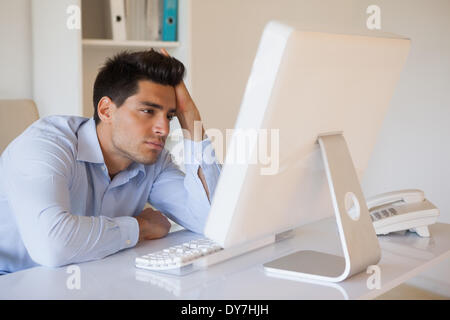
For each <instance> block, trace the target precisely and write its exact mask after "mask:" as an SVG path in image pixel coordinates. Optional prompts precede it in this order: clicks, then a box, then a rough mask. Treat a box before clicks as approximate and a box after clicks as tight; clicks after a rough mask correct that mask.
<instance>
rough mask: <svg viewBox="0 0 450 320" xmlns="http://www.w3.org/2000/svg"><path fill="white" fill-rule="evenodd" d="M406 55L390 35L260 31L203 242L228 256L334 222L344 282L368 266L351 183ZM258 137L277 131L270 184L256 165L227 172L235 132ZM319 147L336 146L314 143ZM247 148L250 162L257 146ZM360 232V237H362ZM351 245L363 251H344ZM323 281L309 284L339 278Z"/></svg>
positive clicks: (274, 25) (232, 162)
mask: <svg viewBox="0 0 450 320" xmlns="http://www.w3.org/2000/svg"><path fill="white" fill-rule="evenodd" d="M409 46H410V41H409V40H408V39H405V38H401V37H395V36H390V35H385V36H383V37H379V36H377V37H371V36H361V35H350V34H333V33H324V32H311V31H303V30H302V29H301V28H300V27H297V26H296V25H295V24H285V23H281V22H275V21H273V22H270V23H269V24H268V25H267V26H266V28H265V29H264V32H263V35H262V38H261V41H260V44H259V47H258V50H257V54H256V57H255V59H254V63H253V67H252V70H251V74H250V77H249V79H248V82H247V86H246V90H245V94H244V97H243V101H242V104H241V108H240V112H239V115H238V118H237V122H236V125H235V132H234V134H233V136H232V139H231V142H230V143H229V146H228V149H227V155H226V157H225V161H224V165H223V168H222V172H221V176H220V179H219V182H218V185H217V186H216V190H215V195H214V198H213V200H212V205H211V211H210V214H209V217H208V220H207V223H206V227H205V235H206V236H207V237H208V238H210V239H213V240H215V241H216V242H218V243H219V244H221V245H222V246H223V247H224V248H236V247H239V246H245V245H246V244H248V243H251V242H257V241H258V240H261V239H270V237H272V238H271V239H273V236H274V235H276V234H278V233H282V232H284V231H287V230H290V229H293V228H296V227H299V226H301V225H304V224H307V223H311V222H314V221H317V220H320V219H323V218H326V217H330V216H332V215H334V214H336V217H337V223H338V226H339V230H340V234H341V241H342V244H343V246H344V256H345V259H346V261H347V260H349V259H350V257H351V256H355V258H354V259H353V260H360V261H358V263H359V266H358V267H352V268H351V269H353V270H351V271H350V270H347V269H350V267H349V266H347V267H346V270H347V271H346V275H345V277H347V276H349V275H350V274H352V273H355V272H356V271H355V270H356V269H358V270H359V271H361V270H362V268H363V265H364V264H367V263H371V264H374V263H375V264H376V263H377V262H378V260H379V258H380V252H379V247H378V241H377V239H376V235H375V233H374V230H373V226H372V224H371V220H370V217H369V214H368V210H367V206H366V204H365V200H364V197H363V194H362V191H361V187H360V185H359V179H361V177H362V174H363V173H364V170H365V169H366V167H367V164H368V161H369V158H370V155H371V152H372V149H373V147H374V145H375V142H376V138H377V135H378V132H379V130H380V127H381V125H382V122H383V118H384V116H385V113H386V110H387V108H388V106H389V102H390V100H391V97H392V95H393V93H394V88H395V86H396V83H397V81H398V80H399V77H400V73H401V70H402V68H403V65H404V63H405V61H406V58H407V55H408V52H409ZM260 129H267V130H269V131H270V130H271V129H275V130H278V135H279V141H278V143H279V144H278V148H279V158H278V163H279V168H278V171H277V172H276V173H275V174H263V169H264V167H265V166H266V165H264V164H259V163H244V164H243V163H236V158H235V157H236V154H235V152H233V150H235V148H236V146H237V145H238V144H240V143H241V142H242V141H240V140H241V139H242V132H243V131H244V132H245V130H260ZM240 135H241V136H240ZM329 137H334V138H336V139H337V140H336V139H334V138H332V139H331V140H329V141H328V142H326V141H325V140H323V139H319V138H325V139H328V138H329ZM333 139H334V140H335V141H332V140H333ZM249 140H250V142H249V143H248V150H249V152H250V153H251V154H253V155H254V154H255V153H257V152H258V141H257V140H254V139H253V140H252V139H249ZM318 140H320V141H321V143H320V145H319V143H318ZM275 143H277V141H271V147H274V146H275ZM387 156H388V155H387ZM346 157H347V158H346ZM255 158H257V156H256V157H253V159H255ZM271 160H272V161H275V160H277V159H271ZM352 175H354V179H353V180H352V181H353V182H352V183H350V185H349V184H348V183H347V180H348V181H350V180H351V179H352ZM346 184H347V185H346ZM355 207H356V209H357V210H356V211H357V215H356V216H354V217H352V212H353V213H355ZM343 208H344V209H345V210H344V209H343ZM338 211H340V212H341V213H340V214H338ZM342 211H347V212H348V214H347V212H345V214H344V213H343V212H342ZM352 222H358V223H359V225H356V226H352V225H351V223H352ZM361 223H362V224H361ZM370 228H372V229H371V230H370ZM366 229H368V230H369V231H368V234H369V236H365V235H364V234H362V233H364V232H363V231H364V230H366ZM346 230H347V231H346ZM358 230H359V231H358ZM355 232H356V234H355ZM361 232H362V233H361ZM355 236H356V237H362V242H364V241H365V242H367V246H366V247H364V246H362V247H361V246H360V245H356V246H355V244H354V243H353V244H352V243H351V242H352V241H353V242H354V240H355V239H354V237H355ZM352 237H353V240H352ZM375 242H376V243H375ZM261 243H264V241H262V242H261ZM361 250H363V251H364V250H365V251H373V255H372V257H367V259H366V260H364V259H363V258H361V257H359V258H358V257H356V256H358V255H360V251H361ZM349 252H350V253H349ZM349 256H350V257H349ZM312 260H314V259H311V261H312ZM363 260H364V262H362V261H363ZM323 262H324V260H322V263H323ZM341 262H342V261H340V262H338V263H337V264H338V265H339V264H340V263H341ZM347 262H348V261H347ZM342 263H344V262H342ZM332 264H333V263H330V265H332ZM267 269H270V268H268V267H267ZM273 270H274V269H273ZM333 272H334V271H329V270H328V271H324V274H323V275H322V276H320V275H319V277H315V279H323V278H325V280H329V279H333V280H331V281H340V280H342V279H343V278H345V277H342V276H341V273H340V272H338V273H336V274H334V273H333ZM294 274H295V271H294ZM313 278H314V277H313Z"/></svg>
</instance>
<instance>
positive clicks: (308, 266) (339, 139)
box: [264, 133, 381, 282]
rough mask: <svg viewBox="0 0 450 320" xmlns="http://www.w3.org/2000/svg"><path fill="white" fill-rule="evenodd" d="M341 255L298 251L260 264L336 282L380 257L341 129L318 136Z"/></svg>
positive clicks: (304, 276)
mask: <svg viewBox="0 0 450 320" xmlns="http://www.w3.org/2000/svg"><path fill="white" fill-rule="evenodd" d="M318 142H319V145H320V149H321V152H322V157H323V161H324V165H325V172H326V175H327V180H328V185H329V187H330V195H331V199H332V202H333V208H334V213H335V216H336V223H337V225H338V229H339V237H340V240H341V246H342V248H343V253H344V256H343V257H340V256H336V255H331V254H328V253H322V252H317V251H298V252H295V253H293V254H290V255H287V256H285V257H282V258H279V259H276V260H273V261H271V262H268V263H265V264H264V269H265V270H266V271H267V272H268V273H278V274H283V275H290V276H298V277H300V278H308V279H314V280H323V281H331V282H340V281H343V280H345V279H347V278H348V277H351V276H352V275H354V274H357V273H360V272H362V271H366V269H367V267H368V266H370V265H375V264H377V263H378V261H380V258H381V249H380V246H379V243H378V238H377V236H376V234H375V229H374V227H373V224H372V221H371V219H370V216H369V209H368V208H367V204H366V200H365V198H364V195H363V193H362V190H361V185H360V183H359V179H358V176H357V173H356V170H355V167H354V165H353V161H352V158H351V155H350V152H349V150H348V147H347V143H346V142H345V138H344V136H343V135H342V133H333V134H326V135H321V136H319V138H318Z"/></svg>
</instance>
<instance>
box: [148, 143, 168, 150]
mask: <svg viewBox="0 0 450 320" xmlns="http://www.w3.org/2000/svg"><path fill="white" fill-rule="evenodd" d="M145 143H146V144H147V145H149V146H150V147H152V148H153V149H157V150H162V149H163V148H164V143H163V142H159V141H146V142H145Z"/></svg>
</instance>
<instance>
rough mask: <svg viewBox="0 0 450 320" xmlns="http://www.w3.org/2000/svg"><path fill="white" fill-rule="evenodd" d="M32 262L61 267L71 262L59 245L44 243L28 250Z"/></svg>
mask: <svg viewBox="0 0 450 320" xmlns="http://www.w3.org/2000/svg"><path fill="white" fill-rule="evenodd" d="M28 253H29V255H30V257H31V259H33V261H34V262H36V263H37V264H40V265H42V266H45V267H52V268H57V267H62V266H65V265H68V264H70V263H71V261H70V259H69V258H68V256H67V254H66V252H65V250H64V249H63V248H61V247H60V246H55V245H44V246H40V247H39V248H34V249H32V250H28Z"/></svg>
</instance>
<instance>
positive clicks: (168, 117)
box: [167, 114, 175, 121]
mask: <svg viewBox="0 0 450 320" xmlns="http://www.w3.org/2000/svg"><path fill="white" fill-rule="evenodd" d="M174 117H175V115H174V114H168V115H167V119H169V121H170V120H172V119H173V118H174Z"/></svg>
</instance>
